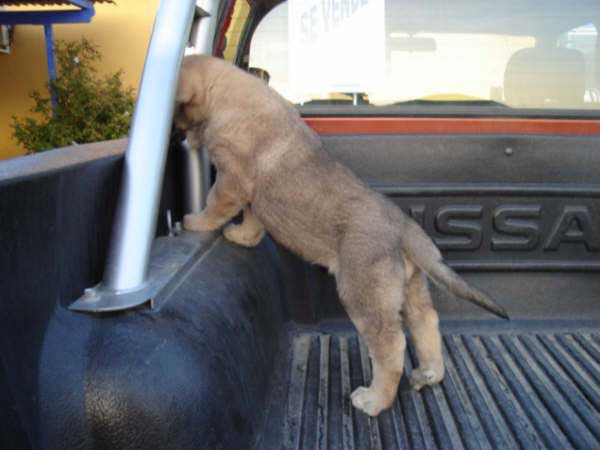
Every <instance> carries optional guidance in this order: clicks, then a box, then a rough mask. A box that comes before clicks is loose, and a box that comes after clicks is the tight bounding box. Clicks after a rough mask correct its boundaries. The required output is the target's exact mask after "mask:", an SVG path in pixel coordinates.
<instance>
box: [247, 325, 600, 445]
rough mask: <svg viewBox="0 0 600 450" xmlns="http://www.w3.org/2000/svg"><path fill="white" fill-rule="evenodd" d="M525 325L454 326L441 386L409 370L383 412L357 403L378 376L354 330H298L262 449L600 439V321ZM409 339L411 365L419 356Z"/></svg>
mask: <svg viewBox="0 0 600 450" xmlns="http://www.w3.org/2000/svg"><path fill="white" fill-rule="evenodd" d="M519 328H521V329H520V330H517V331H515V330H514V328H513V329H512V330H511V331H510V332H503V331H491V332H490V331H489V330H486V327H485V326H483V325H482V326H481V328H480V330H479V332H477V331H473V330H472V329H469V330H468V331H466V332H465V331H464V330H461V329H460V327H459V328H458V329H452V330H446V331H445V333H444V352H445V361H446V376H445V378H444V380H443V382H442V383H441V385H438V386H434V387H426V388H423V389H422V390H421V391H420V392H416V391H413V390H411V389H410V386H409V385H408V382H407V377H406V376H404V377H403V379H402V383H401V387H400V392H399V394H398V397H397V400H396V402H395V403H394V405H393V407H392V409H391V410H389V411H386V412H384V413H382V414H381V415H380V416H379V417H378V418H369V417H368V416H366V415H365V414H362V413H360V412H358V411H357V410H355V409H354V408H352V406H351V403H350V398H349V396H350V393H351V392H352V390H354V389H355V388H356V387H358V386H360V385H364V384H365V383H366V382H367V381H368V380H370V377H371V367H370V362H369V358H368V354H367V351H366V347H365V346H364V344H363V343H362V341H361V340H360V339H359V338H358V337H357V335H356V334H355V333H354V332H353V331H352V329H351V328H350V327H349V326H347V327H346V326H345V325H344V324H342V325H341V326H339V324H334V325H332V326H330V327H327V326H321V327H320V328H319V329H317V330H315V329H303V328H302V327H300V328H296V329H293V330H291V331H290V332H289V336H288V337H289V341H288V345H289V346H290V348H289V349H288V350H287V351H284V355H285V356H284V358H283V361H280V364H279V371H280V372H281V373H279V374H278V379H276V380H275V381H274V383H273V384H274V386H273V389H272V392H271V396H270V411H269V413H268V419H267V421H266V425H265V429H264V431H263V433H261V435H260V437H259V441H258V442H257V444H256V446H255V448H257V449H275V448H278V449H279V448H281V449H286V450H288V449H289V450H299V449H319V450H322V449H344V450H350V449H356V450H359V449H361V450H362V449H371V450H378V449H415V450H416V449H482V450H483V449H516V448H523V449H535V448H539V449H545V448H549V449H550V448H553V449H567V448H578V449H595V448H600V391H599V390H598V385H599V384H600V334H598V333H597V328H596V332H594V331H593V328H590V329H589V330H588V331H585V330H582V329H581V328H578V329H577V331H569V329H568V327H567V329H561V330H559V331H552V332H548V331H543V330H535V329H534V330H531V328H533V327H531V326H527V325H523V326H521V327H519ZM573 330H574V328H573ZM408 347H409V349H408V350H409V351H408V352H407V358H406V361H405V367H406V368H405V372H406V373H410V371H411V368H412V367H413V366H414V364H415V362H416V361H415V355H414V351H413V348H412V345H411V343H410V341H409V346H408Z"/></svg>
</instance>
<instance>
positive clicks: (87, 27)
mask: <svg viewBox="0 0 600 450" xmlns="http://www.w3.org/2000/svg"><path fill="white" fill-rule="evenodd" d="M157 8H158V0H115V4H98V5H96V15H95V16H94V18H93V19H92V22H91V23H87V24H73V25H56V26H55V27H54V34H55V39H62V40H78V39H80V38H81V37H82V36H85V37H86V38H88V39H89V40H91V41H92V42H93V43H95V44H97V45H98V46H99V48H100V51H101V53H102V56H103V60H102V63H101V66H100V70H101V72H102V71H103V72H106V73H112V72H115V71H116V70H119V69H123V71H124V77H123V80H124V82H125V84H126V85H129V86H132V87H134V88H135V89H136V90H137V88H138V84H139V81H140V76H141V73H142V67H143V65H144V58H145V56H146V49H147V46H148V41H149V38H150V33H151V30H152V24H153V22H154V16H155V14H156V10H157ZM47 80H48V72H47V66H46V51H45V43H44V29H43V27H42V26H29V25H17V26H16V27H15V33H14V41H13V47H12V51H11V53H10V54H8V55H6V54H1V53H0V86H1V88H0V159H5V158H12V157H15V156H20V155H23V154H24V153H25V150H24V149H23V148H21V147H20V146H19V145H18V144H17V143H16V142H15V141H14V139H13V137H12V128H11V127H10V123H11V116H12V115H13V114H15V115H17V116H19V117H21V116H24V115H27V114H30V113H29V109H30V108H31V106H32V101H31V100H30V99H29V96H28V93H29V92H31V91H32V90H33V89H38V90H42V89H45V84H46V83H47Z"/></svg>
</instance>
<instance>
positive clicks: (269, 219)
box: [175, 56, 506, 416]
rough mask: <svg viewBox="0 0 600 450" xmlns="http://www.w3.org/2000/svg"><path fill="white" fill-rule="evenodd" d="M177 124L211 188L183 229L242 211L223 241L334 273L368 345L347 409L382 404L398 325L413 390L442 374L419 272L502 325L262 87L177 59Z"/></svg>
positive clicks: (222, 67) (237, 73)
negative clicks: (208, 171)
mask: <svg viewBox="0 0 600 450" xmlns="http://www.w3.org/2000/svg"><path fill="white" fill-rule="evenodd" d="M176 101H177V111H176V118H175V120H176V123H177V124H178V126H180V127H182V128H184V129H187V130H188V138H189V139H190V140H192V141H193V142H192V145H198V144H199V143H200V142H202V143H204V144H205V145H206V148H207V150H208V154H209V157H210V159H211V161H212V162H213V163H214V164H215V166H216V168H217V180H216V183H215V184H214V186H213V187H212V189H211V190H210V192H209V194H208V201H207V206H206V209H204V211H202V212H201V213H200V214H196V215H187V216H185V218H184V227H185V228H187V229H189V230H197V231H208V230H215V229H217V228H219V227H220V226H222V225H224V224H225V223H227V222H228V221H229V220H230V219H231V218H232V217H234V216H235V215H236V214H238V213H239V212H240V211H241V210H242V209H243V211H244V219H243V222H242V223H241V224H240V225H227V226H226V227H225V230H224V235H225V237H226V238H227V239H228V240H230V241H232V242H235V243H237V244H240V245H244V246H248V247H251V246H254V245H256V244H258V243H259V242H260V240H261V239H262V237H263V236H264V234H265V229H266V231H268V232H269V233H270V234H271V235H272V236H273V238H274V239H275V240H276V241H278V242H279V243H280V244H282V245H283V246H285V247H287V248H289V249H290V250H292V251H293V252H295V253H297V254H298V255H300V256H302V257H303V258H304V259H306V260H308V261H310V262H312V263H317V264H320V265H322V266H325V267H326V268H327V269H328V270H329V272H330V273H332V274H333V275H334V276H335V279H336V282H337V288H338V292H339V296H340V299H341V301H342V303H343V305H344V307H345V308H346V311H347V312H348V315H349V316H350V318H351V319H352V322H353V323H354V325H355V326H356V328H357V329H358V332H359V333H360V334H361V335H362V336H363V338H364V339H365V341H366V343H367V346H368V348H369V354H370V356H371V359H372V364H373V380H372V382H371V385H370V386H369V387H368V388H366V387H359V388H358V389H356V390H355V391H354V392H353V393H352V404H353V405H354V406H355V407H356V408H359V409H361V410H362V411H364V412H366V413H367V414H369V415H371V416H376V415H377V414H379V413H380V412H381V411H382V410H383V409H386V408H388V407H389V406H391V404H392V402H393V400H394V398H395V396H396V391H397V388H398V383H399V381H400V377H401V375H402V370H403V367H404V351H405V347H406V342H405V338H404V334H403V332H402V324H401V320H402V317H403V318H404V319H405V320H406V324H407V326H408V329H409V331H410V333H411V334H412V336H413V338H414V342H415V347H416V351H417V357H418V359H419V367H418V368H416V369H415V370H413V372H412V374H411V379H410V382H411V385H412V386H413V387H414V388H415V389H420V388H421V387H422V386H425V385H429V384H433V383H437V382H439V381H440V380H441V379H442V377H443V375H444V362H443V359H442V351H441V339H440V332H439V329H438V316H437V313H436V312H435V310H434V309H433V306H432V303H431V298H430V295H429V290H428V287H427V281H426V277H425V275H428V276H429V277H431V278H432V279H433V280H434V281H436V282H437V283H439V284H441V285H443V286H445V287H446V288H447V289H448V290H450V291H451V292H453V293H455V294H457V295H458V296H461V297H463V298H465V299H467V300H470V301H472V302H475V303H477V304H479V305H480V306H483V307H485V308H487V309H488V310H490V311H492V312H494V313H496V314H498V315H501V316H503V317H506V313H505V312H504V311H503V310H502V309H501V308H500V307H499V306H497V305H495V304H494V303H493V302H492V301H491V300H489V299H488V298H487V297H486V296H485V295H484V294H482V293H481V292H479V291H477V290H475V289H473V288H471V287H469V286H468V285H467V284H466V283H465V282H464V281H463V280H462V279H461V278H460V277H459V276H458V275H457V274H456V273H454V272H453V271H452V270H451V269H450V268H448V267H447V266H445V265H444V264H443V263H442V257H441V255H440V253H439V251H438V249H437V248H436V247H435V246H434V244H433V242H432V241H431V239H430V238H429V237H428V236H427V235H426V234H425V233H424V232H423V230H422V229H421V228H420V227H419V226H418V225H417V224H416V223H415V222H414V221H413V220H411V219H410V218H409V217H407V216H406V215H404V214H403V213H402V211H401V210H400V209H399V208H397V207H396V206H395V205H394V204H392V203H391V202H389V201H388V200H387V199H386V198H385V197H383V196H382V195H379V194H378V193H376V192H373V191H371V190H369V189H368V188H367V187H366V186H365V185H364V184H363V183H362V182H361V181H359V180H358V179H357V178H356V176H354V174H353V173H352V172H351V171H350V170H348V169H347V168H346V167H344V166H342V165H341V164H339V163H337V162H336V161H334V160H332V159H331V158H330V157H329V156H328V155H327V154H326V153H325V152H324V151H323V150H322V149H321V143H320V141H319V139H318V137H317V136H316V135H315V134H314V133H313V132H312V131H311V130H310V129H309V128H308V127H307V126H306V125H305V124H304V122H303V120H302V119H301V117H300V116H299V114H298V112H297V111H296V108H295V107H294V106H293V105H292V104H291V103H289V102H288V101H286V100H285V99H283V98H282V97H281V96H280V95H278V94H277V93H276V92H275V91H274V90H272V89H271V88H269V87H268V86H267V85H266V84H265V83H264V82H263V81H262V80H260V79H258V78H256V77H254V76H251V75H249V74H247V73H246V72H243V71H242V70H240V69H238V68H236V67H234V66H232V65H230V64H228V63H226V62H224V61H222V60H219V59H214V58H210V57H206V56H190V57H187V58H185V59H184V62H183V65H182V68H181V74H180V79H179V85H178V90H177V99H176Z"/></svg>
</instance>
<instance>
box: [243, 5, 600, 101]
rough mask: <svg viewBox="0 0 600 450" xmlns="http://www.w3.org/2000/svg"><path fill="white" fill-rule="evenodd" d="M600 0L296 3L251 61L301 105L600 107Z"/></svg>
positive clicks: (261, 28)
mask: <svg viewBox="0 0 600 450" xmlns="http://www.w3.org/2000/svg"><path fill="white" fill-rule="evenodd" d="M596 17H599V18H600V2H592V1H589V0H576V1H575V2H568V3H567V2H542V1H539V0H535V1H532V0H522V1H519V2H517V1H516V0H499V1H498V2H494V3H493V4H492V3H489V2H474V1H460V0H456V1H453V2H448V1H442V0H428V1H422V0H421V1H416V0H412V1H402V0H400V1H392V0H289V1H287V2H284V3H281V4H279V5H278V6H276V7H275V8H274V9H273V10H271V11H270V12H269V13H268V14H267V15H266V16H265V17H264V19H263V20H262V21H261V23H260V24H259V25H258V27H257V29H256V31H255V33H254V35H253V37H252V40H251V43H250V55H249V65H250V67H255V68H258V69H262V70H264V71H266V72H268V74H269V77H270V84H271V85H272V86H273V87H274V88H275V89H276V90H278V91H279V92H280V93H281V94H282V95H283V96H285V97H286V98H288V99H289V100H291V101H292V102H294V103H298V104H309V105H331V104H346V105H349V106H353V105H373V106H377V105H397V106H399V107H401V106H403V105H415V104H417V105H424V106H432V107H438V106H439V105H445V104H459V105H477V106H494V107H501V108H536V109H538V108H548V109H600V91H599V89H598V88H599V87H600V86H599V84H600V83H599V78H600V77H599V76H598V73H597V70H598V69H597V67H596V66H597V64H596V59H597V58H598V56H597V55H596V52H597V31H596V26H595V25H594V19H595V18H596Z"/></svg>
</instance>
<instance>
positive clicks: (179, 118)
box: [173, 55, 211, 130]
mask: <svg viewBox="0 0 600 450" xmlns="http://www.w3.org/2000/svg"><path fill="white" fill-rule="evenodd" d="M210 59H211V58H209V57H206V56H200V55H194V56H186V57H185V58H184V59H183V63H182V64H181V71H180V72H179V80H178V82H177V91H176V94H175V114H174V117H173V123H174V124H175V126H176V127H177V128H179V129H180V130H189V129H190V128H193V127H195V126H198V125H200V124H201V123H202V122H203V121H204V120H206V118H207V114H208V111H207V101H206V100H207V90H208V89H209V86H210V84H209V82H208V79H209V70H210V67H209V66H210Z"/></svg>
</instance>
